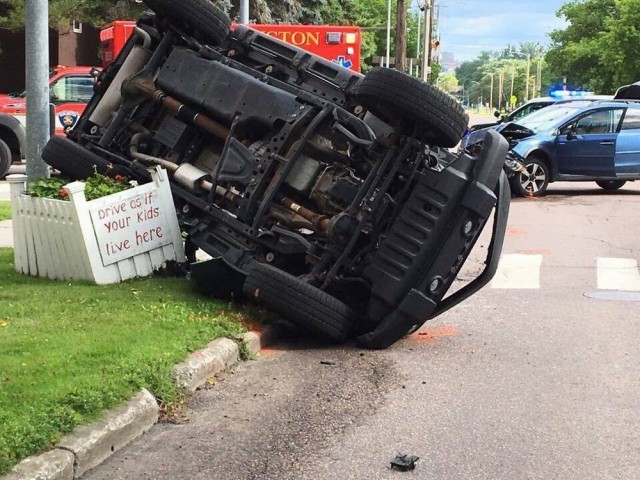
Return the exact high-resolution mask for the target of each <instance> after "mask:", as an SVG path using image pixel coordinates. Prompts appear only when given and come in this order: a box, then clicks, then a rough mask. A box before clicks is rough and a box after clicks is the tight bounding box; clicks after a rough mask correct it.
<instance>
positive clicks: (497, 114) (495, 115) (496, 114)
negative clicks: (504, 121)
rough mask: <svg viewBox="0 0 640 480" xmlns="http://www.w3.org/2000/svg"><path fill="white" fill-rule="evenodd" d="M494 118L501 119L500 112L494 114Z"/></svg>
mask: <svg viewBox="0 0 640 480" xmlns="http://www.w3.org/2000/svg"><path fill="white" fill-rule="evenodd" d="M493 116H494V117H496V118H500V112H499V111H498V110H496V111H495V112H493Z"/></svg>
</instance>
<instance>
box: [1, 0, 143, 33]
mask: <svg viewBox="0 0 640 480" xmlns="http://www.w3.org/2000/svg"><path fill="white" fill-rule="evenodd" d="M144 8H145V6H144V5H143V4H140V3H137V2H136V1H135V0H118V1H117V2H114V1H113V0H49V26H50V27H51V28H68V27H69V25H70V24H71V22H72V21H73V20H76V21H80V22H84V23H87V24H90V25H93V26H96V27H101V26H102V25H104V24H105V23H108V22H110V21H113V20H116V19H128V18H137V16H138V15H139V14H140V12H142V11H143V10H144ZM24 25H25V1H24V0H0V27H1V28H7V29H9V30H21V29H23V28H24Z"/></svg>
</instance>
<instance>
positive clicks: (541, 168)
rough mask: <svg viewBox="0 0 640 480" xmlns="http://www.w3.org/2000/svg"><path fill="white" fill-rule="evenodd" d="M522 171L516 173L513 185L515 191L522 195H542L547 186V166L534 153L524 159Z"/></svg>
mask: <svg viewBox="0 0 640 480" xmlns="http://www.w3.org/2000/svg"><path fill="white" fill-rule="evenodd" d="M524 168H525V171H524V172H520V173H517V174H516V176H515V182H514V184H515V185H514V186H515V188H516V193H518V195H520V196H522V197H539V196H541V195H544V193H545V192H546V190H547V187H548V186H549V168H548V167H547V164H546V163H545V162H544V161H543V160H542V159H540V158H538V157H536V156H535V155H532V156H530V157H529V158H527V159H526V160H525V161H524Z"/></svg>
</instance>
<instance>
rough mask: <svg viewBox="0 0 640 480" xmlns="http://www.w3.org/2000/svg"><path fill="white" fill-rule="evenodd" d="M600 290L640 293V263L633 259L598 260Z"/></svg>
mask: <svg viewBox="0 0 640 480" xmlns="http://www.w3.org/2000/svg"><path fill="white" fill-rule="evenodd" d="M597 261H598V288H599V289H600V290H620V291H626V292H640V271H639V270H638V261H637V260H635V259H633V258H600V257H599V258H598V259H597Z"/></svg>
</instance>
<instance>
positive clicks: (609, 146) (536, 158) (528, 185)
mask: <svg viewBox="0 0 640 480" xmlns="http://www.w3.org/2000/svg"><path fill="white" fill-rule="evenodd" d="M491 128H494V129H495V130H497V131H499V132H500V133H501V134H502V135H503V136H504V137H505V138H506V139H507V140H508V141H509V144H510V149H511V150H510V154H511V155H510V160H511V164H510V165H511V169H510V170H511V171H510V172H509V173H511V186H512V190H513V191H514V192H515V193H517V194H519V195H522V196H540V195H543V194H544V193H545V191H546V190H547V187H548V186H549V183H551V182H558V181H595V182H596V183H597V184H598V185H599V186H600V187H601V188H604V189H605V190H617V189H619V188H621V187H622V186H623V185H624V184H625V183H626V182H627V181H633V180H639V179H640V103H635V102H631V101H615V100H612V101H596V102H591V101H584V102H583V101H581V102H572V103H566V104H560V105H551V106H548V107H546V108H543V109H541V110H539V111H537V112H535V113H532V114H531V115H527V116H526V117H524V118H521V119H520V120H519V121H518V122H517V123H515V122H510V123H505V124H501V125H497V126H495V127H491ZM483 130H484V129H483ZM483 130H477V131H475V132H471V133H470V134H469V135H467V136H466V137H465V138H464V139H463V142H462V148H463V149H466V150H469V151H473V150H474V148H476V147H478V146H479V145H478V144H479V142H480V139H481V137H482V135H483V133H484V132H483ZM514 160H518V161H519V162H520V164H519V166H517V167H516V166H514V164H515V163H516V162H514Z"/></svg>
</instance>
